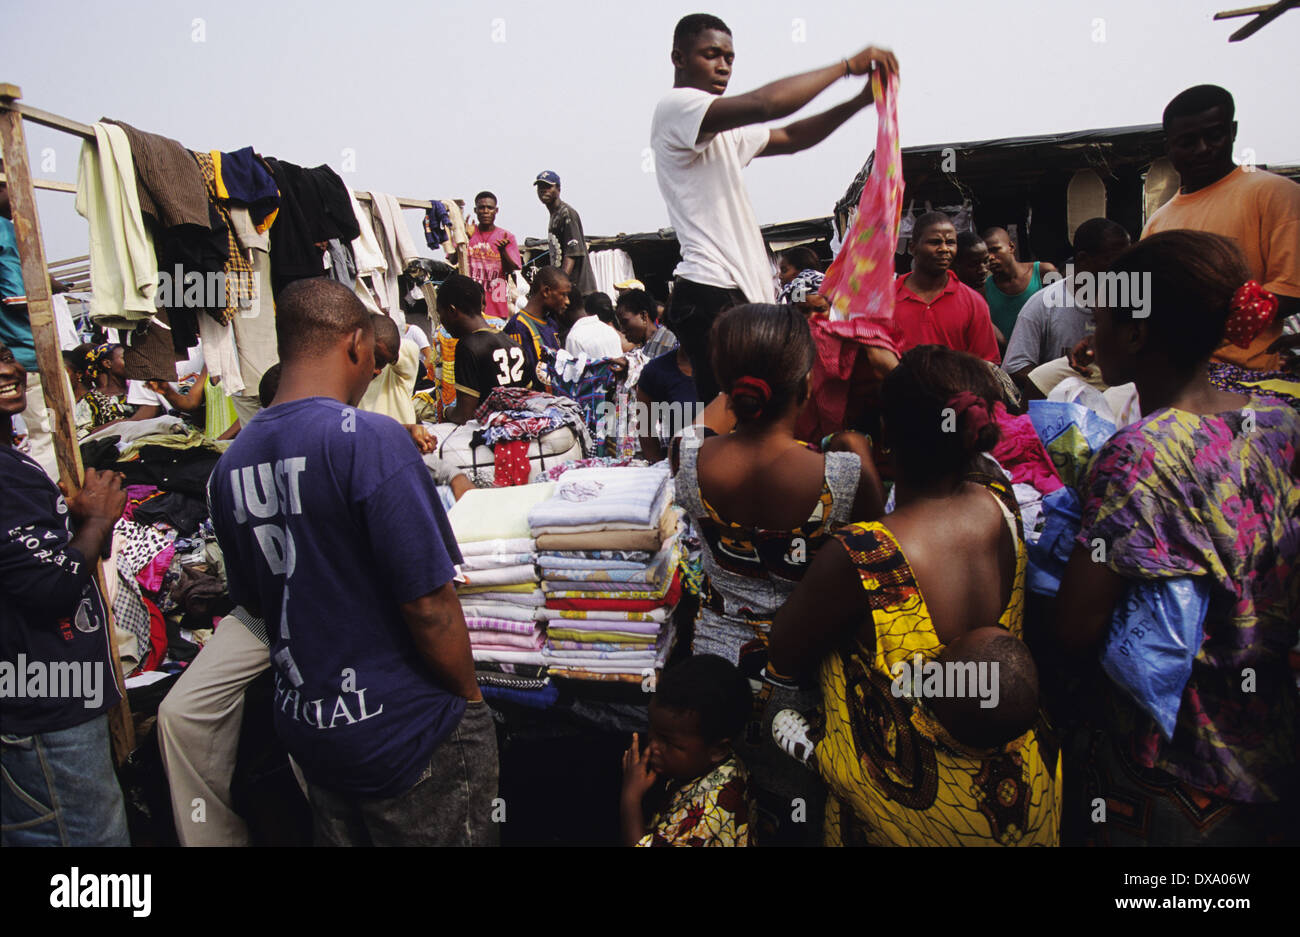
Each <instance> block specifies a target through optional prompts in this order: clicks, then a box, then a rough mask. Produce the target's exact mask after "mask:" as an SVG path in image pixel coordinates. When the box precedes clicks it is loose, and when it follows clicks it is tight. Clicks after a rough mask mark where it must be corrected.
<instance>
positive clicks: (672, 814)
mask: <svg viewBox="0 0 1300 937" xmlns="http://www.w3.org/2000/svg"><path fill="white" fill-rule="evenodd" d="M752 708H753V697H752V695H751V693H750V689H749V681H748V680H746V679H745V678H744V677H743V676H742V675H741V673H740V671H739V670H737V669H736V667H734V666H733V665H732V664H730V663H729V662H727V661H726V660H724V659H723V658H721V657H717V656H716V655H713V654H702V655H700V656H698V657H692V658H690V659H688V660H685V661H682V662H681V663H680V664H678V665H676V666H675V667H673V668H671V669H670V670H667V671H665V672H664V675H663V677H662V678H661V679H660V681H659V687H658V690H657V692H656V693H655V698H654V700H653V701H652V702H651V703H650V745H649V747H648V748H647V749H646V750H645V751H644V752H642V751H641V746H640V739H639V738H638V737H637V735H636V733H633V735H632V747H631V748H629V749H628V750H627V752H625V753H624V755H623V799H622V817H623V841H624V843H625V844H626V845H628V846H748V845H749V802H748V790H747V788H748V779H747V776H746V772H745V768H744V766H743V765H742V764H741V763H740V762H739V761H738V760H737V758H736V755H735V752H733V751H732V747H731V743H732V740H733V739H735V738H736V737H737V735H738V734H739V733H740V731H741V729H742V728H743V727H744V724H745V721H746V719H747V718H748V716H749V713H750V710H751V709H752ZM661 775H662V776H664V777H666V778H668V779H669V782H668V786H667V789H666V790H665V791H664V792H663V795H664V797H663V800H662V802H663V803H664V804H665V806H664V807H663V809H661V810H658V811H657V812H655V814H654V817H653V819H652V821H651V822H650V824H649V826H647V825H646V822H645V813H644V812H643V803H642V801H643V800H644V798H645V795H646V793H647V792H648V791H649V790H650V789H651V788H652V787H653V786H654V785H655V782H656V781H658V780H659V777H660V776H661Z"/></svg>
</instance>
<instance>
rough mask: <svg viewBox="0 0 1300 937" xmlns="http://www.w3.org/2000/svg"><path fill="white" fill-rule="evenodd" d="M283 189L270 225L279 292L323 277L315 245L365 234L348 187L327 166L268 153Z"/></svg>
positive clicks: (274, 282)
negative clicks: (303, 163) (307, 166)
mask: <svg viewBox="0 0 1300 937" xmlns="http://www.w3.org/2000/svg"><path fill="white" fill-rule="evenodd" d="M266 163H267V166H269V167H270V169H271V174H272V176H274V178H275V183H276V185H277V186H278V187H279V189H280V212H279V214H278V215H277V216H276V222H275V224H274V225H273V226H272V227H271V282H272V286H273V288H274V290H275V292H277V293H278V292H279V291H280V290H281V289H283V288H284V287H285V286H287V285H288V284H290V283H292V282H293V281H294V280H302V279H306V278H308V277H319V276H324V275H325V262H324V252H323V251H322V250H321V249H320V248H318V247H317V246H316V245H317V244H324V243H326V242H327V241H329V240H330V239H331V238H340V239H344V240H348V241H351V240H353V239H354V238H356V237H357V236H358V235H359V234H360V233H361V232H360V229H359V228H358V226H357V220H356V216H355V215H354V214H353V213H352V202H351V200H350V198H349V196H348V189H347V186H345V185H344V184H343V180H342V179H341V178H339V175H338V173H336V172H335V171H334V170H333V169H331V168H330V167H329V166H316V167H315V168H313V169H304V168H303V167H302V166H296V165H294V164H293V163H286V162H283V161H281V160H277V159H273V158H271V157H267V159H266Z"/></svg>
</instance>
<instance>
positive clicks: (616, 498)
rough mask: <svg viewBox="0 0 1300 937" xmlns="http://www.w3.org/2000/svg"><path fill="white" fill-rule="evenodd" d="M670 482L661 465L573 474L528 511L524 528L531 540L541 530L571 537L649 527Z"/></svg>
mask: <svg viewBox="0 0 1300 937" xmlns="http://www.w3.org/2000/svg"><path fill="white" fill-rule="evenodd" d="M669 478H670V476H669V473H668V464H667V463H666V462H664V463H661V464H660V465H653V466H650V467H648V468H634V467H620V468H586V469H574V470H573V471H571V472H566V473H565V474H564V475H563V476H562V477H561V478H560V480H559V482H558V483H557V484H556V487H555V491H554V492H553V493H552V494H551V495H550V496H549V497H548V498H547V499H546V500H544V501H543V502H541V503H539V504H537V506H536V507H534V508H533V509H532V510H531V511H530V512H529V514H528V525H529V528H530V529H531V530H532V531H533V533H534V536H535V535H536V533H537V532H538V531H545V530H551V531H553V532H555V533H574V532H579V531H583V530H619V529H637V528H649V527H652V526H654V525H655V523H656V522H657V521H658V520H659V518H660V516H662V514H663V509H664V506H665V505H666V503H667V500H666V499H667V497H669V496H670V495H671V489H670V486H669V484H668V483H669ZM620 525H623V526H621V527H620Z"/></svg>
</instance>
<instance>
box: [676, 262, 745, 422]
mask: <svg viewBox="0 0 1300 937" xmlns="http://www.w3.org/2000/svg"><path fill="white" fill-rule="evenodd" d="M744 302H745V294H744V293H742V292H741V291H740V290H725V289H722V288H721V287H718V286H705V285H704V284H702V283H696V282H694V281H692V280H684V279H682V278H681V277H678V278H677V279H676V280H674V281H673V296H672V302H671V304H670V305H669V307H668V310H667V312H666V313H665V314H664V318H666V319H667V320H668V325H669V327H670V328H671V329H672V330H673V333H674V334H675V335H676V336H677V340H678V341H679V342H681V343H682V348H683V349H684V350H685V352H686V357H687V358H689V359H690V361H691V371H692V373H693V374H694V376H695V392H696V396H698V397H699V399H700V403H702V404H704V405H705V406H706V407H707V406H708V405H709V402H710V401H712V400H713V398H714V397H716V396H717V395H718V382H717V379H716V377H715V376H714V374H713V362H712V360H711V359H710V358H709V333H710V332H711V331H712V330H713V322H714V320H715V319H717V318H718V315H719V314H720V313H721V312H722V311H723V310H724V309H730V308H731V307H732V306H739V305H742V304H743V303H744Z"/></svg>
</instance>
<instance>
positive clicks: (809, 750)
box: [772, 709, 817, 765]
mask: <svg viewBox="0 0 1300 937" xmlns="http://www.w3.org/2000/svg"><path fill="white" fill-rule="evenodd" d="M811 728H812V727H811V726H810V725H809V723H808V720H807V719H806V718H804V716H803V714H802V713H800V712H799V711H798V710H795V709H783V710H781V711H780V712H779V713H777V714H776V715H775V716H774V717H773V718H772V738H773V739H775V740H776V744H777V746H778V747H780V749H781V751H783V752H785V753H786V754H787V755H789V756H790V757H791V758H793V759H794V760H795V761H797V762H799V763H800V764H805V765H806V764H808V763H809V762H811V761H812V760H813V757H814V753H815V750H816V748H817V745H816V743H814V742H813V741H812V740H811V739H810V738H809V737H808V733H809V730H810V729H811Z"/></svg>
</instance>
